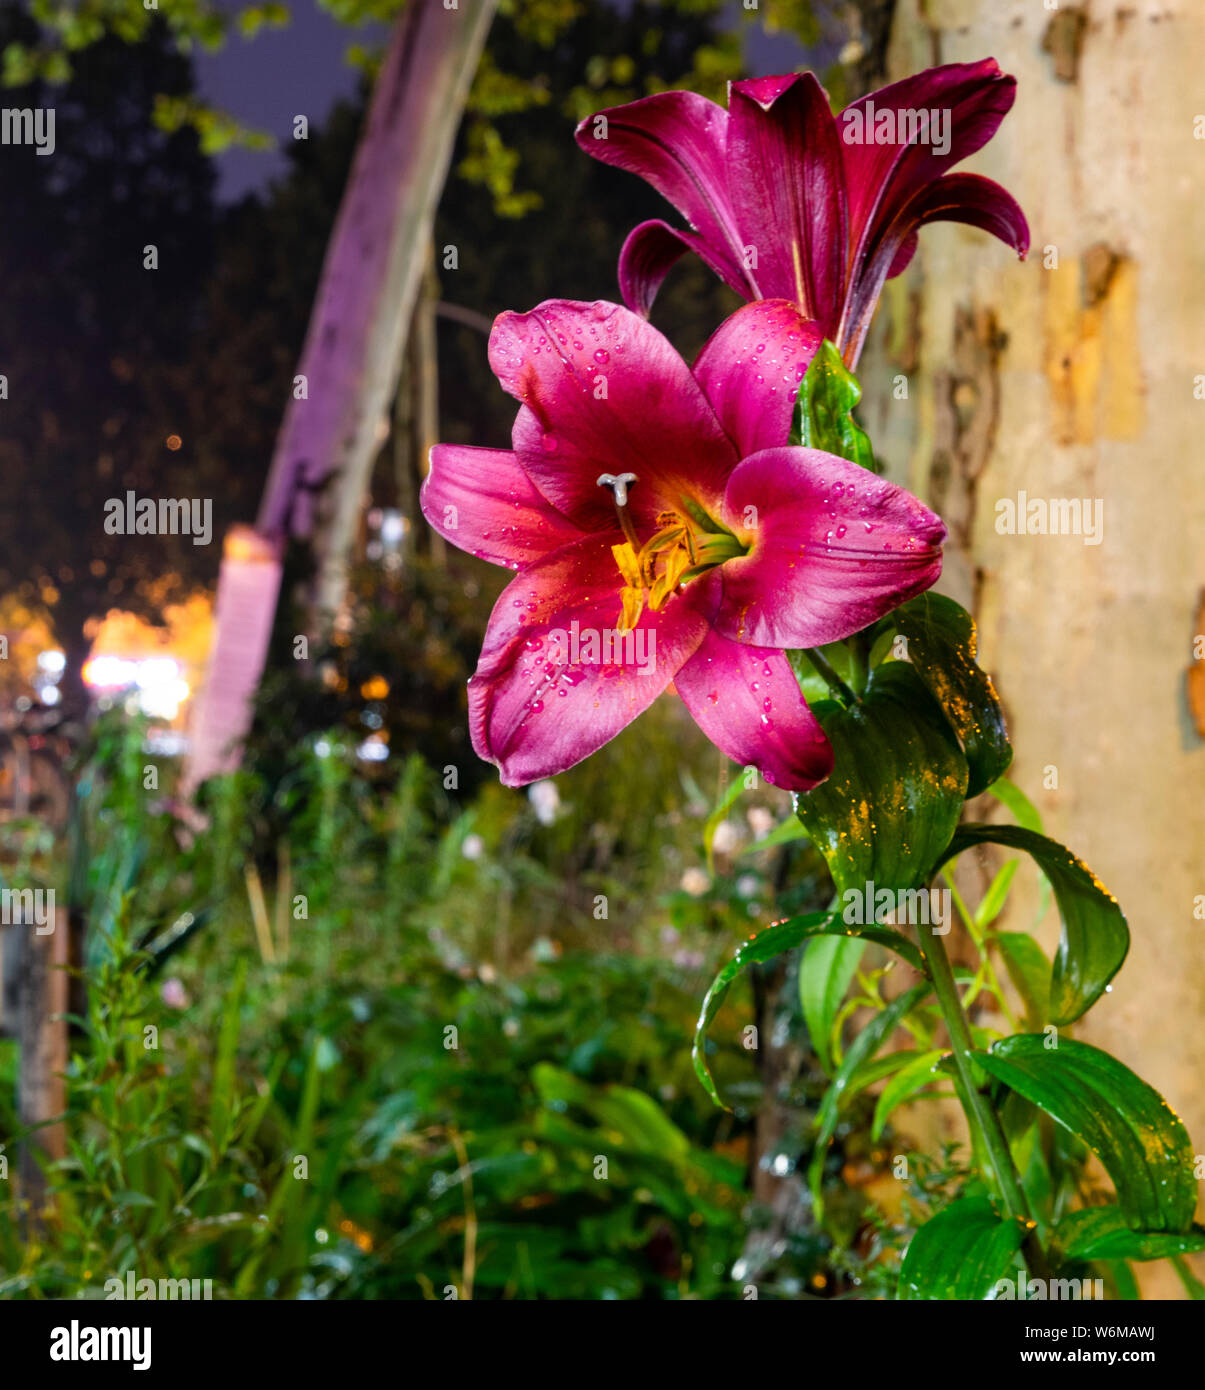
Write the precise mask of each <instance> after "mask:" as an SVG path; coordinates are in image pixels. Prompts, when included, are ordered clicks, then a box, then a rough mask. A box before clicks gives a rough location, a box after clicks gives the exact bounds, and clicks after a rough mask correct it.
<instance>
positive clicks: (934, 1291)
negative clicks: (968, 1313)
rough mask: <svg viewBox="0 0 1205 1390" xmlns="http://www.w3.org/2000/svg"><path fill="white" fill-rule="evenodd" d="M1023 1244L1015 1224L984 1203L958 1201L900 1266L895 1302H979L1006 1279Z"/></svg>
mask: <svg viewBox="0 0 1205 1390" xmlns="http://www.w3.org/2000/svg"><path fill="white" fill-rule="evenodd" d="M1024 1240H1025V1227H1024V1226H1023V1225H1022V1224H1021V1222H1020V1221H1016V1220H1013V1219H1012V1218H1009V1217H1001V1216H999V1215H998V1214H997V1213H996V1209H995V1207H993V1206H992V1204H991V1201H990V1200H989V1199H988V1198H987V1197H961V1198H959V1199H958V1201H956V1202H951V1203H950V1205H949V1206H948V1207H944V1208H943V1209H942V1210H941V1211H939V1212H938V1213H937V1215H936V1216H934V1217H932V1218H931V1219H930V1220H929V1221H926V1222H925V1224H924V1225H923V1226H922V1227H921V1228H920V1230H919V1231H917V1233H916V1234H915V1235H914V1236H913V1237H912V1239H911V1241H910V1242H909V1244H908V1249H907V1250H906V1251H905V1252H904V1260H903V1264H902V1265H901V1266H900V1283H899V1297H900V1298H901V1299H935V1298H939V1299H962V1300H968V1299H971V1300H977V1301H978V1300H982V1299H986V1298H989V1297H990V1296H991V1293H992V1290H993V1288H994V1287H995V1285H996V1282H997V1280H1000V1279H1005V1278H1008V1277H1009V1274H1010V1271H1011V1270H1012V1269H1013V1267H1014V1257H1015V1256H1016V1253H1017V1251H1018V1250H1020V1248H1021V1246H1022V1244H1023V1242H1024Z"/></svg>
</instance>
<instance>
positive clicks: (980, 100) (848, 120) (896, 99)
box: [836, 58, 1017, 271]
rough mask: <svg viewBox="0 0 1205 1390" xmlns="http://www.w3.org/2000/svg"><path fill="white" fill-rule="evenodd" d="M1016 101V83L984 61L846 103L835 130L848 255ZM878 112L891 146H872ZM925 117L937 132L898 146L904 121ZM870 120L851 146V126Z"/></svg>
mask: <svg viewBox="0 0 1205 1390" xmlns="http://www.w3.org/2000/svg"><path fill="white" fill-rule="evenodd" d="M1016 95H1017V83H1016V79H1015V78H1013V77H1007V76H1005V74H1004V73H1002V72H1001V71H1000V66H999V64H998V63H997V62H996V60H995V59H994V58H984V59H983V60H982V61H981V62H978V63H947V64H945V65H944V66H942V67H937V68H930V69H929V70H928V71H927V72H922V73H918V74H917V75H916V76H914V77H906V78H904V80H903V81H902V82H893V83H892V84H891V85H890V86H889V87H882V88H880V90H879V91H877V92H871V93H869V95H867V96H864V97H861V98H859V99H858V100H857V101H854V102H851V103H850V104H849V106H847V107H846V108H845V110H844V111H842V112H841V114H840V116H838V117H837V121H836V124H837V128H838V132H839V134H840V135H841V153H842V156H843V158H844V162H845V174H846V183H847V187H848V189H849V216H850V235H851V241H852V243H853V245H854V247H855V248H857V249H858V250H859V251H860V250H861V249H863V248H864V246H865V243H866V241H867V238H868V236H870V237H872V236H873V228H874V225H875V224H876V223H879V224H881V223H882V222H885V221H889V220H890V219H891V217H892V216H894V214H895V212H897V211H898V210H899V208H900V207H902V206H903V204H904V203H906V202H908V201H909V200H910V199H911V198H912V197H913V195H914V194H915V193H916V192H917V191H918V190H919V189H921V188H923V187H924V186H925V185H926V184H928V183H932V182H933V180H934V179H937V178H939V177H940V176H941V175H942V174H943V173H945V171H946V170H947V169H949V168H950V167H951V166H953V165H955V164H958V163H959V162H960V161H961V160H964V159H966V158H968V156H970V155H972V154H974V153H975V151H976V150H978V149H981V148H982V147H983V146H984V145H986V144H987V142H988V141H989V140H990V139H991V138H992V136H993V135H994V134H995V133H996V131H997V130H998V129H999V126H1000V122H1001V121H1002V120H1003V119H1004V117H1005V116H1006V115H1007V114H1008V111H1009V110H1010V108H1011V107H1012V104H1013V102H1014V100H1015V99H1016ZM872 107H873V115H871V108H872ZM883 112H889V113H890V114H891V116H892V122H893V124H894V125H895V126H896V132H895V133H896V135H897V138H896V139H895V140H893V141H882V140H878V139H876V138H874V129H875V127H876V126H877V125H878V117H879V115H880V114H881V113H883ZM931 112H935V113H937V116H938V121H939V123H940V126H935V125H934V124H933V122H932V121H931V120H928V121H924V122H922V124H923V127H924V128H923V132H922V133H923V137H924V138H923V139H922V138H918V139H914V140H908V139H907V138H904V139H900V138H898V137H899V135H900V134H901V131H900V130H899V127H900V126H901V125H904V126H907V127H908V128H909V132H910V130H911V127H912V125H913V121H912V120H911V119H907V118H910V117H915V116H919V115H921V114H923V113H931ZM855 113H856V114H855ZM897 117H900V118H905V119H896V118H897ZM868 119H869V123H870V125H871V129H870V130H869V131H866V130H864V131H863V139H862V140H861V141H860V142H859V141H856V140H853V139H851V132H852V130H853V129H854V128H855V125H856V124H857V123H863V124H864V123H866V122H867V120H868ZM943 128H944V129H943ZM942 134H944V135H945V136H946V137H948V141H949V144H948V148H947V149H945V150H942V149H941V148H940V143H939V139H938V137H939V136H941V135H942ZM855 271H856V259H855Z"/></svg>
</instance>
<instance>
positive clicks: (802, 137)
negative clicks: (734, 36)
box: [727, 72, 847, 325]
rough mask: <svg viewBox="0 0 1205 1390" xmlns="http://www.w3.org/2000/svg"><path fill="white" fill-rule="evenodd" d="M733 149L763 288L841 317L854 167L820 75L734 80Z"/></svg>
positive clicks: (822, 314) (739, 197)
mask: <svg viewBox="0 0 1205 1390" xmlns="http://www.w3.org/2000/svg"><path fill="white" fill-rule="evenodd" d="M727 157H728V180H729V189H730V195H731V198H732V204H733V207H734V208H735V209H736V210H737V214H738V216H739V218H740V228H741V236H742V240H743V241H744V243H745V248H744V255H745V258H746V259H749V256H750V248H752V250H753V251H755V252H756V254H757V261H756V263H755V265H756V269H755V270H754V274H755V275H756V278H757V283H758V286H759V288H760V291H761V293H762V295H763V296H764V297H765V298H767V299H789V300H793V301H794V302H795V303H797V304H798V305H799V306H800V307H801V308H802V310H803V312H804V314H805V315H806V316H807V317H809V318H813V319H818V320H819V321H820V322H821V323H822V324H828V325H835V324H836V323H837V320H838V318H839V317H840V307H841V294H842V290H843V288H844V285H845V255H846V247H847V228H846V220H845V217H846V213H845V186H844V185H845V173H844V166H843V163H842V157H841V146H840V142H839V141H838V139H837V128H836V125H835V123H834V121H833V115H832V111H831V109H830V108H829V104H828V97H827V96H826V95H825V92H824V88H823V87H822V86H821V85H820V83H819V82H817V80H816V78H815V76H814V75H813V74H812V73H810V72H809V73H804V74H803V75H802V76H792V77H787V78H781V77H778V78H755V79H753V80H752V81H748V82H734V83H733V84H732V87H731V89H730V95H729V102H728V148H727Z"/></svg>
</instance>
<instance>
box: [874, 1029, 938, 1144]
mask: <svg viewBox="0 0 1205 1390" xmlns="http://www.w3.org/2000/svg"><path fill="white" fill-rule="evenodd" d="M944 1055H945V1054H944V1053H943V1052H942V1051H941V1050H940V1049H936V1050H934V1051H932V1052H922V1053H921V1054H920V1056H918V1057H916V1058H915V1059H914V1060H913V1061H911V1062H909V1063H908V1065H907V1066H906V1067H904V1069H903V1070H902V1071H898V1072H896V1074H895V1075H894V1076H893V1077H892V1078H891V1080H890V1081H889V1082H888V1083H887V1085H886V1086H884V1087H883V1091H882V1094H881V1095H880V1096H879V1099H878V1103H877V1104H876V1105H875V1108H874V1121H873V1123H872V1125H871V1129H870V1137H871V1138H872V1139H878V1138H879V1137H880V1135H881V1134H882V1133H883V1126H884V1125H885V1124H886V1123H887V1119H888V1117H889V1116H890V1114H891V1112H892V1111H893V1110H895V1109H896V1108H897V1106H900V1105H903V1103H904V1102H905V1101H906V1100H908V1099H909V1098H910V1097H912V1096H914V1095H915V1094H916V1093H917V1091H919V1090H921V1089H922V1088H923V1087H925V1086H928V1085H930V1084H932V1083H933V1082H934V1081H937V1080H939V1079H940V1078H939V1077H938V1076H936V1075H935V1073H934V1067H935V1066H936V1065H937V1063H938V1062H939V1061H940V1060H941V1058H942V1057H943V1056H944Z"/></svg>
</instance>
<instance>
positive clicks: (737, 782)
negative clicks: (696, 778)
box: [703, 777, 747, 874]
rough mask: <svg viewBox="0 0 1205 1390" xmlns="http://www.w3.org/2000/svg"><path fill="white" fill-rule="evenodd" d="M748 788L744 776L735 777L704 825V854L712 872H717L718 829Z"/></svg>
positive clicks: (709, 870) (709, 871)
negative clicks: (733, 804)
mask: <svg viewBox="0 0 1205 1390" xmlns="http://www.w3.org/2000/svg"><path fill="white" fill-rule="evenodd" d="M746 790H747V788H746V787H745V783H744V779H743V777H734V778H733V779H732V781H731V782H729V783H728V785H727V787H725V788H724V795H723V796H722V797H720V799H719V802H718V803H717V804H716V806H715V807H714V808H713V810H712V812H711V814H710V815H709V816H708V817H707V820H706V822H705V823H704V825H703V854H704V856H705V858H706V860H707V871H708V873H710V874H714V873H715V854H714V851H713V848H712V847H713V846H714V844H715V836H716V831H717V830H719V828H720V826H721V824H722V823H723V820H724V817H725V816H726V815H727V814H728V812H729V810H730V808H731V806H732V803H733V802H734V801H736V800H737V798H738V797H740V796H741V795H743V794H744V792H745V791H746Z"/></svg>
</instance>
